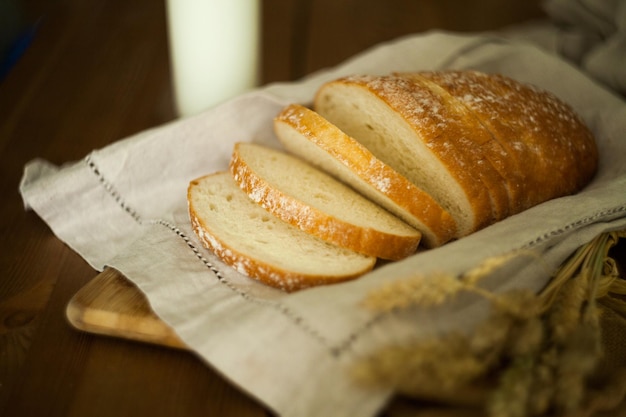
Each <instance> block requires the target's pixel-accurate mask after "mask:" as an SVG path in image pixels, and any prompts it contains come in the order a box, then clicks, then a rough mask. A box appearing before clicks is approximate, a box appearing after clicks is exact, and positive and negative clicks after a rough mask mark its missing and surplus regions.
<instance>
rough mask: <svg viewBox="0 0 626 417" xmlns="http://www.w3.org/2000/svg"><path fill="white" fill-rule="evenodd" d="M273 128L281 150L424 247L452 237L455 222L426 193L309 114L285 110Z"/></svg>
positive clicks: (298, 107)
mask: <svg viewBox="0 0 626 417" xmlns="http://www.w3.org/2000/svg"><path fill="white" fill-rule="evenodd" d="M274 129H275V132H276V135H277V137H278V138H279V140H280V141H281V142H282V144H283V145H284V146H285V148H286V149H287V151H289V152H290V153H292V154H294V155H297V156H299V157H300V158H302V159H304V160H306V161H308V162H309V163H311V164H313V165H314V166H316V167H318V168H320V169H322V170H323V171H325V172H327V173H329V174H331V175H332V176H334V177H335V178H337V179H339V180H340V181H342V182H344V183H346V184H348V185H349V186H351V187H352V188H354V189H355V190H357V191H358V192H360V193H361V194H362V195H364V196H365V197H367V198H369V199H370V200H372V201H374V202H376V203H377V204H379V205H380V206H382V207H384V208H385V209H387V210H388V211H390V212H391V213H393V214H395V215H396V216H398V217H399V218H401V219H402V220H404V221H405V222H407V223H408V224H409V225H411V226H413V227H414V228H415V229H417V230H419V231H420V232H421V233H422V244H423V245H424V246H425V247H427V248H433V247H437V246H441V245H442V244H444V243H446V242H448V241H449V240H451V239H452V238H453V237H454V236H455V234H456V222H455V221H454V219H453V218H452V216H450V214H449V213H448V212H447V211H446V210H445V209H444V208H442V207H441V206H440V205H439V204H438V203H437V202H436V201H435V200H434V199H433V198H432V197H431V196H430V195H428V194H427V193H425V192H424V191H423V190H421V189H420V188H418V187H417V186H415V185H414V184H413V183H411V182H410V181H409V180H408V179H406V177H404V176H403V175H401V174H400V173H398V172H397V171H396V170H394V169H393V168H391V167H390V166H389V165H387V164H385V163H384V162H382V161H381V160H379V159H378V158H376V157H375V156H374V155H373V154H372V153H371V152H370V151H368V150H367V149H366V148H365V147H364V146H363V145H362V144H360V143H359V142H358V141H356V140H355V139H353V138H351V137H349V136H348V135H346V134H345V133H343V132H342V131H341V130H340V129H339V128H337V127H336V126H334V125H333V124H332V123H330V122H328V121H327V120H326V119H324V118H323V117H322V116H320V115H319V114H317V113H316V112H314V111H313V110H311V109H309V108H306V107H304V106H301V105H299V104H291V105H289V106H287V107H285V108H284V109H283V110H282V111H281V112H280V113H279V114H278V115H277V117H276V118H275V121H274Z"/></svg>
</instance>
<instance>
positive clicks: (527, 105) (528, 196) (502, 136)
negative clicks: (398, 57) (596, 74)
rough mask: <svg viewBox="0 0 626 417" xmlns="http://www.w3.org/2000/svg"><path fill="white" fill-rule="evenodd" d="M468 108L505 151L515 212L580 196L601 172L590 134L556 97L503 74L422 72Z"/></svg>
mask: <svg viewBox="0 0 626 417" xmlns="http://www.w3.org/2000/svg"><path fill="white" fill-rule="evenodd" d="M420 75H421V76H423V77H427V78H428V79H430V80H432V81H433V82H435V83H437V84H438V85H440V86H441V87H442V88H444V89H445V90H446V91H448V92H449V93H450V94H451V95H453V96H454V97H455V98H456V99H457V100H459V101H460V102H462V103H463V104H464V105H465V106H467V108H469V109H470V110H471V111H472V112H474V114H476V116H477V117H478V118H479V119H480V121H481V122H482V123H483V124H484V125H485V126H486V127H487V128H488V129H489V130H490V131H491V132H492V134H493V135H494V137H495V138H496V139H497V140H498V141H499V143H500V144H501V146H502V147H503V148H504V149H505V150H506V152H507V155H508V156H509V161H508V165H507V169H506V174H507V178H508V180H509V183H510V184H511V185H512V187H513V188H512V189H511V191H512V194H513V200H512V212H513V213H517V212H520V211H522V210H524V209H526V208H529V207H531V206H533V205H536V204H538V203H541V202H543V201H546V200H548V199H550V198H555V197H560V196H563V195H567V194H571V193H574V192H576V191H578V190H580V189H581V188H582V187H583V186H584V185H585V184H587V183H588V182H589V181H590V180H591V178H592V177H593V175H594V173H595V171H596V169H597V161H598V150H597V148H596V144H595V140H594V138H593V135H592V133H591V131H590V130H589V129H588V128H587V126H586V125H585V124H584V123H583V122H582V121H581V120H580V118H579V117H578V115H577V114H576V113H575V112H574V110H573V109H572V108H571V107H570V106H569V105H567V104H566V103H564V102H563V101H562V100H560V99H558V98H557V97H556V96H554V95H553V94H551V93H549V92H547V91H544V90H540V89H537V88H535V87H533V86H531V85H528V84H524V83H520V82H518V81H515V80H513V79H511V78H508V77H505V76H502V75H499V74H485V73H481V72H477V71H438V72H422V73H420Z"/></svg>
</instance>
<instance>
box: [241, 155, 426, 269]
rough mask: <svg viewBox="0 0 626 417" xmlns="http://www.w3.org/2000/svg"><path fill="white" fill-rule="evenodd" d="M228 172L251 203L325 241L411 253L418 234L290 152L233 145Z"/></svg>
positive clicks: (393, 256) (394, 255)
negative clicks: (253, 202)
mask: <svg viewBox="0 0 626 417" xmlns="http://www.w3.org/2000/svg"><path fill="white" fill-rule="evenodd" d="M230 170H231V173H232V175H233V178H234V179H235V182H236V183H237V184H239V186H240V187H241V189H243V190H244V191H245V192H246V194H248V195H249V196H250V198H251V199H252V200H253V201H255V202H257V203H259V204H260V205H262V206H263V207H264V208H265V209H266V210H268V211H269V212H271V213H272V214H274V215H275V216H277V217H278V218H280V219H283V220H284V221H286V222H288V223H290V224H292V225H294V226H297V227H298V228H300V229H301V230H304V231H306V232H308V233H310V234H313V235H315V236H317V237H319V238H321V239H323V240H326V241H328V242H332V243H334V244H336V245H339V246H342V247H345V248H348V249H351V250H354V251H356V252H360V253H363V254H366V255H370V256H375V257H378V258H383V259H389V260H398V259H402V258H405V257H407V256H409V255H412V254H413V253H415V251H416V249H417V247H418V245H419V242H420V239H421V234H420V232H418V231H417V230H415V229H414V228H412V227H410V226H409V225H408V224H406V223H405V222H403V221H402V220H400V219H399V218H397V217H396V216H394V215H392V214H391V213H389V212H388V211H386V210H384V209H383V208H381V207H380V206H378V205H377V204H375V203H373V202H371V201H370V200H368V199H366V198H365V197H363V196H361V195H360V194H358V193H357V192H355V191H354V190H352V189H351V188H350V187H348V186H346V185H344V184H342V183H341V182H339V181H337V180H335V179H334V178H333V177H331V176H330V175H328V174H326V173H325V172H322V171H321V170H319V169H317V168H315V167H313V166H312V165H309V164H308V163H306V162H304V161H303V160H301V159H299V158H297V157H295V156H293V155H289V154H287V153H284V152H281V151H278V150H275V149H271V148H268V147H265V146H261V145H256V144H252V143H238V144H236V145H235V148H234V151H233V156H232V158H231V163H230Z"/></svg>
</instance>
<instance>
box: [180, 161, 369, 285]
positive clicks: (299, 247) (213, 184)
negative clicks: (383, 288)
mask: <svg viewBox="0 0 626 417" xmlns="http://www.w3.org/2000/svg"><path fill="white" fill-rule="evenodd" d="M187 202H188V204H189V216H190V219H191V225H192V227H193V230H194V232H195V233H196V235H197V236H198V237H199V239H200V241H201V242H202V244H203V245H204V246H205V247H207V248H208V249H210V250H211V251H212V252H214V253H215V254H216V255H217V256H218V257H219V258H221V259H222V260H223V261H224V262H225V263H226V264H228V265H230V266H231V267H233V268H234V269H236V270H237V271H239V272H240V273H242V274H244V275H246V276H248V277H250V278H254V279H257V280H259V281H261V282H263V283H265V284H267V285H270V286H273V287H276V288H279V289H282V290H285V291H295V290H300V289H303V288H307V287H311V286H315V285H321V284H330V283H336V282H341V281H344V280H348V279H351V278H355V277H358V276H360V275H362V274H364V273H365V272H368V271H370V270H371V269H372V268H373V267H374V265H375V262H376V258H374V257H371V256H366V255H362V254H358V253H356V252H353V251H350V250H347V249H343V248H341V247H339V246H336V245H332V244H329V243H327V242H325V241H323V240H321V239H319V238H317V237H315V236H313V235H311V234H309V233H306V232H304V231H302V230H300V229H299V228H297V227H294V226H292V225H290V224H288V223H286V222H284V221H282V220H280V219H278V218H276V217H274V216H272V215H271V214H269V213H268V212H267V211H266V210H265V209H264V208H262V207H261V206H260V205H258V204H257V203H255V202H253V201H252V200H251V199H250V198H249V197H248V195H247V194H246V193H244V192H243V191H242V190H241V189H240V188H239V186H238V185H237V184H236V183H235V181H234V180H233V178H232V176H231V175H230V173H228V172H217V173H214V174H211V175H207V176H204V177H201V178H198V179H196V180H193V181H191V182H190V184H189V187H188V190H187Z"/></svg>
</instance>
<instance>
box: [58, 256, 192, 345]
mask: <svg viewBox="0 0 626 417" xmlns="http://www.w3.org/2000/svg"><path fill="white" fill-rule="evenodd" d="M66 315H67V318H68V320H69V322H70V324H71V325H72V326H74V327H75V328H77V329H78V330H82V331H85V332H88V333H94V334H99V335H105V336H113V337H121V338H125V339H131V340H137V341H141V342H147V343H154V344H158V345H163V346H169V347H174V348H182V349H184V348H186V346H185V344H184V343H183V342H182V341H181V340H180V339H179V338H178V336H176V334H175V333H174V332H173V331H172V329H171V328H170V327H169V326H167V325H166V324H165V323H164V322H162V321H161V320H160V319H159V318H158V317H157V316H156V315H155V314H154V312H153V311H152V310H151V309H150V305H149V304H148V301H147V299H146V297H145V296H144V295H143V293H142V292H141V291H139V289H138V288H137V287H136V286H135V285H134V284H132V283H131V282H130V281H128V280H127V279H126V278H125V277H124V276H123V275H122V274H121V273H120V272H119V271H117V270H115V269H113V268H107V269H105V270H104V271H103V272H101V273H100V274H98V275H97V276H96V277H95V278H94V279H92V280H91V281H90V282H89V283H88V284H87V285H85V286H84V287H83V288H81V289H80V290H79V291H78V292H77V293H76V294H75V295H74V297H72V299H71V300H70V302H69V303H68V305H67V308H66Z"/></svg>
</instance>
